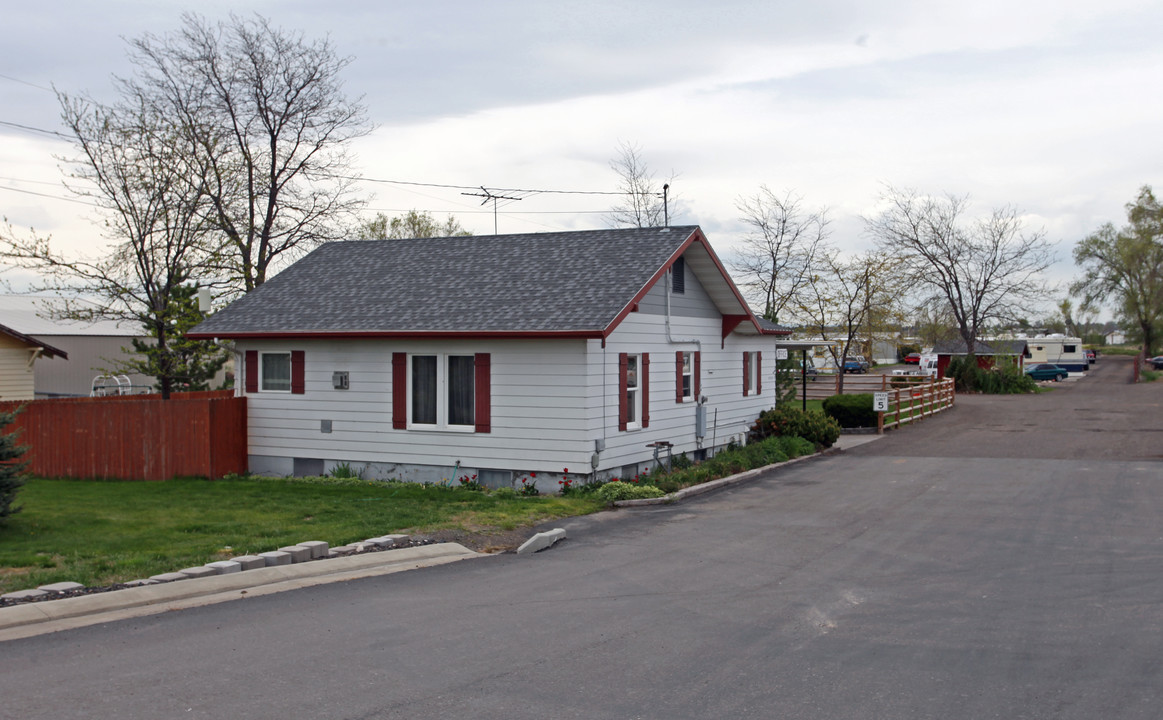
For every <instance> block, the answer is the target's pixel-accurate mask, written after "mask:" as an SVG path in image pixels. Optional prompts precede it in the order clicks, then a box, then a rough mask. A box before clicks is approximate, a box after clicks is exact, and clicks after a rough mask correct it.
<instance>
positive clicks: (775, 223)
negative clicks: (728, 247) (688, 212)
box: [733, 186, 828, 322]
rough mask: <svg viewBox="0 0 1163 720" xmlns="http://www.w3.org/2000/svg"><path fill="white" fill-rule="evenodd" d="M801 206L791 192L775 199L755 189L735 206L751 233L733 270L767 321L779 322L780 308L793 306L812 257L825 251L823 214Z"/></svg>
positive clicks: (808, 274) (762, 188) (807, 276)
mask: <svg viewBox="0 0 1163 720" xmlns="http://www.w3.org/2000/svg"><path fill="white" fill-rule="evenodd" d="M801 202H802V200H801V199H800V198H798V197H795V196H793V195H792V194H791V193H787V194H785V195H783V196H782V197H780V196H778V195H776V194H775V193H773V192H772V191H771V190H769V189H767V187H766V186H760V188H759V192H757V193H756V194H755V195H754V196H753V197H740V198H739V199H738V200H737V201H736V203H735V207H736V208H738V209H739V212H740V213H742V217H741V219H742V220H743V222H744V223H746V224H747V225H748V226H750V228H751V230H750V232H749V233H748V234H747V236H746V237H744V239H743V242H742V244H741V246H740V249H739V252H738V256H737V259H736V260H735V261H734V262H733V265H734V267H735V269H736V270H737V271H738V272H739V273H740V275H741V276H742V277H743V278H744V280H743V285H744V287H746V288H747V289H748V290H749V291H750V292H751V293H752V295H753V297H754V299H756V300H758V301H759V302H760V304H761V305H762V306H763V317H765V318H767V319H768V320H771V321H772V322H779V320H780V318H782V317H783V315H784V308H787V307H789V306H790V307H792V308H794V307H795V306H796V300H797V297H798V295H799V294H800V293H801V292H802V291H803V290H804V289H805V288H806V286H807V285H808V283H809V282H810V281H811V277H812V267H813V263H814V261H815V259H816V257H817V255H819V254H821V253H822V252H824V251H825V250H826V245H827V242H826V241H827V238H828V218H827V211H826V210H823V209H821V210H818V211H811V212H809V211H805V210H804V209H803V208H802V207H801Z"/></svg>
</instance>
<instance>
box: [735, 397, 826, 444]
mask: <svg viewBox="0 0 1163 720" xmlns="http://www.w3.org/2000/svg"><path fill="white" fill-rule="evenodd" d="M776 435H784V436H787V435H791V436H795V437H800V438H803V439H804V440H807V441H808V442H810V443H812V445H813V446H816V447H831V446H832V444H833V443H835V442H836V440H837V438H839V437H840V424H839V423H838V422H836V421H835V420H833V419H832V418H830V417H828V416H826V415H824V414H823V413H820V412H816V411H814V410H808V411H807V412H805V411H803V410H801V409H799V408H797V407H793V406H791V405H779V406H778V407H775V408H772V409H771V410H764V411H763V412H762V413H761V414H760V415H759V419H758V420H756V421H755V424H753V425H752V426H751V432H750V434H749V436H748V437H749V439H750V441H751V442H756V441H758V440H763V439H764V438H769V437H772V436H776Z"/></svg>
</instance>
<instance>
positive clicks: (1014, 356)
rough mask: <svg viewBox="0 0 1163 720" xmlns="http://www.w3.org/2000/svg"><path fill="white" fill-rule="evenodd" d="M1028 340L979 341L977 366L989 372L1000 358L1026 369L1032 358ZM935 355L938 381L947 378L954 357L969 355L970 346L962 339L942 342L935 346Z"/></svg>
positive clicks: (974, 350)
mask: <svg viewBox="0 0 1163 720" xmlns="http://www.w3.org/2000/svg"><path fill="white" fill-rule="evenodd" d="M1026 342H1027V341H1026V340H1022V339H1018V340H978V341H977V343H976V344H975V345H974V348H973V354H974V355H975V356H977V366H978V367H979V368H981V369H983V370H988V369H990V368H991V367H993V366H994V365H996V364H997V362H998V359H999V358H1005V359H1006V361H1007V362H1014V363H1017V366H1018V369H1019V370H1020V369H1022V368H1023V367H1025V361H1026V360H1028V359H1029V358H1030V348H1029V347H1028V346H1027V344H1026ZM933 354H935V355H936V356H937V379H941V378H943V377H945V370H946V369H948V367H949V362H950V361H951V360H952V359H953V358H954V357H958V356H961V357H964V356H965V355H968V354H969V351H968V346H967V345H966V344H965V341H964V340H962V339H961V338H958V339H956V340H942V341H940V342H938V343H937V344H936V345H934V346H933Z"/></svg>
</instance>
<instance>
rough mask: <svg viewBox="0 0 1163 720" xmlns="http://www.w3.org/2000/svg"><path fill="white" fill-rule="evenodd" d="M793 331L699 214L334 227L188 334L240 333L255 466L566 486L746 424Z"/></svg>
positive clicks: (712, 441)
mask: <svg viewBox="0 0 1163 720" xmlns="http://www.w3.org/2000/svg"><path fill="white" fill-rule="evenodd" d="M787 334H789V333H788V332H787V331H786V330H783V329H770V330H767V331H764V330H761V328H760V325H759V322H758V320H757V319H756V317H755V316H754V315H753V314H752V313H751V311H750V309H749V308H748V306H747V303H746V302H745V301H744V299H743V297H742V295H741V294H740V292H739V290H738V289H737V288H736V287H735V284H734V283H733V282H732V281H731V279H730V277H729V276H728V274H727V272H726V270H725V269H724V267H723V264H722V263H721V262H720V261H719V258H718V257H716V255H715V253H714V251H713V250H712V249H711V246H710V244H709V243H708V241H707V239H706V237H705V236H704V235H703V232H702V230H700V229H699V228H698V227H696V226H688V227H673V228H650V229H640V228H631V229H622V230H597V231H586V232H559V233H538V234H530V235H500V236H476V237H454V238H435V239H418V240H384V241H358V242H338V243H329V244H326V245H323V246H322V247H320V248H318V249H317V250H315V251H314V252H312V253H311V254H309V255H308V256H306V257H305V258H303V259H302V260H300V261H299V262H297V263H296V264H295V265H293V266H291V267H290V268H288V269H287V270H284V271H283V272H282V273H280V274H279V275H277V276H275V277H274V278H272V279H271V280H269V281H267V282H266V283H265V284H264V285H262V286H261V287H259V288H258V289H257V290H255V291H253V292H251V293H249V294H247V295H246V296H244V297H242V298H240V299H239V300H237V301H236V302H234V303H233V304H231V305H230V306H228V307H227V308H225V309H224V310H222V311H220V312H218V313H217V314H215V315H212V316H211V317H209V318H208V319H207V320H206V321H205V322H203V323H202V324H200V325H198V326H197V327H196V328H194V330H193V331H191V332H190V333H189V336H190V337H193V338H202V339H211V338H220V339H231V340H234V342H235V344H236V348H237V356H238V359H239V360H240V361H241V362H239V363H238V367H239V368H240V369H241V370H242V372H241V373H240V375H241V377H242V380H241V381H240V382H238V383H237V384H236V387H237V392H238V393H239V394H244V395H245V396H246V397H247V401H248V402H247V405H248V414H249V429H248V438H249V464H250V470H251V471H252V472H256V473H262V474H275V475H292V474H294V475H304V474H319V473H324V472H328V471H330V470H331V469H333V468H334V467H336V466H337V465H339V464H341V463H349V464H350V465H351V466H352V467H353V468H359V469H361V470H363V471H364V473H365V476H369V477H381V478H389V477H391V478H400V479H408V480H421V481H440V480H442V479H447V480H449V481H450V482H455V480H456V479H457V478H458V477H460V476H464V475H474V474H475V475H477V476H478V479H479V480H480V481H482V482H484V483H486V484H488V485H492V486H501V485H510V484H514V483H517V482H519V480H520V479H522V478H526V477H529V476H530V475H531V474H532V473H536V474H537V476H536V479H535V481H536V482H537V484H538V485H539V486H540V487H541V488H542V489H543V490H556V489H557V480H558V479H560V476H561V474H562V472H563V470H564V469H566V468H568V469H569V474H570V475H571V476H592V477H600V478H611V477H628V476H633V475H635V474H637V473H638V472H641V471H642V470H643V469H645V468H646V467H647V466H648V465H650V464H651V458H652V454H653V448H651V447H648V445H651V444H653V443H656V442H669V443H672V444H673V448H674V452H675V454H678V453H680V452H685V453H688V454H689V455H690V456H692V457H696V458H697V457H701V456H705V455H706V454H707V453H708V451H712V450H714V449H715V448H718V447H722V446H724V445H726V444H728V443H730V442H739V443H741V442H745V441H746V434H747V430H748V428H749V426H750V424H751V423H752V422H753V421H754V420H755V418H756V417H757V416H758V415H759V413H760V411H761V410H763V409H765V408H769V407H771V406H772V405H773V404H774V393H775V387H774V385H775V383H774V382H771V377H772V372H770V371H773V370H774V358H773V357H771V354H772V344H773V343H772V338H773V337H777V336H781V335H787Z"/></svg>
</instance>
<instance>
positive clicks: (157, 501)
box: [0, 477, 604, 593]
mask: <svg viewBox="0 0 1163 720" xmlns="http://www.w3.org/2000/svg"><path fill="white" fill-rule="evenodd" d="M17 502H18V504H19V505H21V506H23V509H22V511H21V512H19V513H17V514H16V515H13V516H11V517H10V518H8V521H7V523H6V524H0V593H5V592H12V591H14V590H22V589H25V588H31V587H36V586H38V585H44V584H47V583H53V582H60V581H66V580H71V581H75V582H79V583H82V584H84V585H88V586H95V587H96V586H104V585H110V584H113V583H117V582H124V581H126V580H133V579H136V578H143V577H149V576H150V575H156V574H158V573H162V572H170V571H174V570H179V569H182V568H185V567H191V566H195V565H202V564H203V563H207V562H212V561H214V560H222V559H226V558H228V557H232V556H237V555H243V554H248V553H258V552H265V551H267V550H275V549H277V548H279V547H282V546H284V545H291V544H294V543H297V542H303V541H306V540H324V541H326V542H328V543H330V544H331V545H332V546H333V547H334V546H338V545H344V544H347V543H350V542H356V541H359V540H364V539H366V538H369V537H374V536H377V535H384V534H387V533H394V532H404V533H408V534H417V533H430V532H434V531H436V530H439V529H450V528H451V529H463V530H470V531H474V532H481V531H484V532H487V531H489V530H491V529H496V530H512V529H515V528H518V527H524V526H530V525H535V524H537V523H539V522H543V521H546V520H549V519H552V518H558V517H568V516H573V515H584V514H587V513H591V512H595V511H597V510H600V509H601V508H602V507H603V506H604V504H603V503H602V502H601V501H600V500H597V499H594V498H588V497H559V496H542V497H497V496H493V495H486V494H484V493H480V492H471V491H466V490H461V489H454V488H446V487H431V486H428V487H425V486H422V485H418V484H415V483H394V482H393V483H383V482H367V481H361V480H349V481H324V480H305V479H295V478H256V477H243V478H237V477H235V478H228V479H224V480H216V481H208V480H201V479H175V480H168V481H165V482H118V481H86V480H67V479H56V480H52V479H41V478H34V479H31V480H30V481H29V482H28V483H27V484H26V485H25V486H24V487H23V488H22V489H21V491H20V494H19V496H18V499H17Z"/></svg>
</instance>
